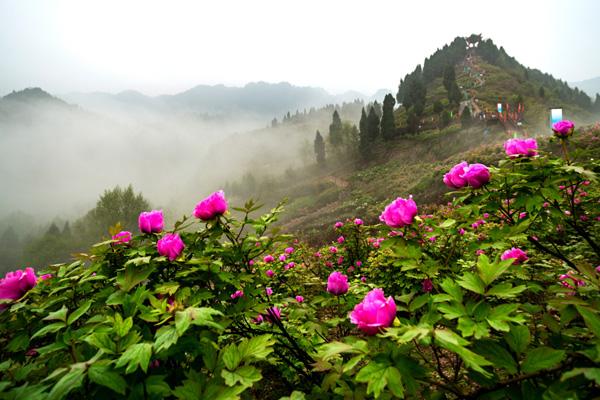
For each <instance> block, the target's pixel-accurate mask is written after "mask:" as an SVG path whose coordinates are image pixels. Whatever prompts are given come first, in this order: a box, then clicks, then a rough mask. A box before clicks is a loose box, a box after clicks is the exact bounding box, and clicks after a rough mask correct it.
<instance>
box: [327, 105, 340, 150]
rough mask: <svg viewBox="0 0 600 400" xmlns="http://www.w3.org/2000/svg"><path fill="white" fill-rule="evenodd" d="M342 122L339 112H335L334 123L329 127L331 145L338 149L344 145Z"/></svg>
mask: <svg viewBox="0 0 600 400" xmlns="http://www.w3.org/2000/svg"><path fill="white" fill-rule="evenodd" d="M342 141H343V138H342V120H341V118H340V114H338V112H337V110H335V111H334V112H333V116H332V121H331V124H330V125H329V143H331V144H332V145H333V146H335V147H337V146H339V145H341V144H342Z"/></svg>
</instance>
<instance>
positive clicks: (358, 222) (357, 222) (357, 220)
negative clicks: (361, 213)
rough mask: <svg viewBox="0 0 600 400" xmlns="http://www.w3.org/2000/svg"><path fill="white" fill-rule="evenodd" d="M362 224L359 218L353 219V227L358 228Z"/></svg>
mask: <svg viewBox="0 0 600 400" xmlns="http://www.w3.org/2000/svg"><path fill="white" fill-rule="evenodd" d="M363 223H364V222H363V220H362V219H360V218H355V219H354V225H358V226H360V225H362V224H363Z"/></svg>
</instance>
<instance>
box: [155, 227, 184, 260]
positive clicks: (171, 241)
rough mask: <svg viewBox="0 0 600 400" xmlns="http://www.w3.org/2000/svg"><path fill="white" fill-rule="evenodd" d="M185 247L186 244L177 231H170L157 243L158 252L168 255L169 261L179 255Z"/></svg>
mask: <svg viewBox="0 0 600 400" xmlns="http://www.w3.org/2000/svg"><path fill="white" fill-rule="evenodd" d="M184 247H185V244H183V240H181V238H180V237H179V235H178V234H177V233H168V234H166V235H165V236H163V237H162V238H161V239H160V240H159V241H158V242H157V243H156V248H157V249H158V254H160V255H161V256H165V257H168V258H169V261H173V260H175V259H176V258H177V257H179V255H180V254H181V252H182V251H183V248H184Z"/></svg>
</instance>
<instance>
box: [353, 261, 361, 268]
mask: <svg viewBox="0 0 600 400" xmlns="http://www.w3.org/2000/svg"><path fill="white" fill-rule="evenodd" d="M354 265H356V267H357V268H360V267H362V265H363V263H362V261H360V260H358V261H356V262H355V263H354Z"/></svg>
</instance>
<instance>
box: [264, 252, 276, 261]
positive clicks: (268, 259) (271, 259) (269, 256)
mask: <svg viewBox="0 0 600 400" xmlns="http://www.w3.org/2000/svg"><path fill="white" fill-rule="evenodd" d="M263 261H264V262H266V263H270V262H273V261H275V258H273V256H272V255H270V254H267V255H266V256H265V258H263Z"/></svg>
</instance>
